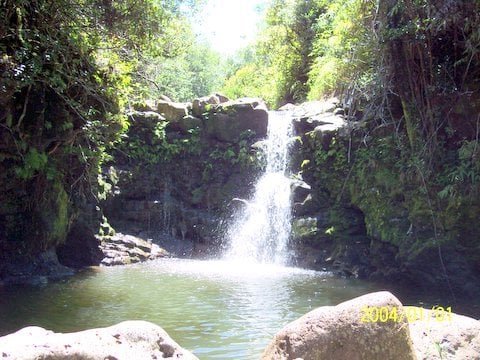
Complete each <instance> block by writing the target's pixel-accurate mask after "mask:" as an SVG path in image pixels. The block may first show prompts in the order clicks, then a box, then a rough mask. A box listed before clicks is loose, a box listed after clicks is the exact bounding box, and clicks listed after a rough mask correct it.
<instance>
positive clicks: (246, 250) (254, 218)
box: [227, 111, 292, 265]
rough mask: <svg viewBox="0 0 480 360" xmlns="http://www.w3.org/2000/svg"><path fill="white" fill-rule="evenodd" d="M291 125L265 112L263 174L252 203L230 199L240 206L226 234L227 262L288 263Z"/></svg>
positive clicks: (278, 115)
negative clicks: (227, 241)
mask: <svg viewBox="0 0 480 360" xmlns="http://www.w3.org/2000/svg"><path fill="white" fill-rule="evenodd" d="M291 123H292V122H291V118H290V116H289V113H286V112H280V111H278V112H269V121H268V133H267V139H266V140H265V146H264V151H265V155H266V169H265V173H264V174H263V175H262V176H261V177H260V178H259V180H258V181H257V183H256V185H255V193H254V195H253V198H252V199H250V200H243V199H234V200H240V201H242V202H243V203H244V206H243V209H242V211H241V212H240V214H238V216H237V220H236V221H235V222H234V224H233V226H231V228H230V229H229V232H228V238H229V249H228V251H227V258H228V259H235V260H241V261H249V262H257V263H274V264H280V265H286V264H287V263H288V239H289V237H290V229H291V206H290V179H289V178H288V177H287V175H286V171H287V167H288V145H289V140H290V137H291Z"/></svg>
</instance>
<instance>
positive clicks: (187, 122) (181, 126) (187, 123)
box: [167, 115, 202, 134]
mask: <svg viewBox="0 0 480 360" xmlns="http://www.w3.org/2000/svg"><path fill="white" fill-rule="evenodd" d="M201 126H202V120H201V119H199V118H196V117H195V116H192V115H187V116H184V117H183V118H181V119H179V120H175V121H170V122H169V123H168V125H167V131H180V132H181V133H184V134H188V133H189V132H190V131H191V130H194V129H199V128H200V127H201Z"/></svg>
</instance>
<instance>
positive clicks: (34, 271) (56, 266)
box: [0, 248, 75, 286]
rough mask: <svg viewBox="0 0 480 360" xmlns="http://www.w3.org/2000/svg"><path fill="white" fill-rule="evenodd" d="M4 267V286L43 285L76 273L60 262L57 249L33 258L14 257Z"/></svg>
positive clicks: (2, 279) (2, 280)
mask: <svg viewBox="0 0 480 360" xmlns="http://www.w3.org/2000/svg"><path fill="white" fill-rule="evenodd" d="M1 266H2V272H1V275H2V278H0V280H1V282H2V283H3V284H4V285H11V284H26V285H34V286H36V285H42V284H46V283H48V281H49V280H58V279H61V278H64V277H68V276H71V275H73V274H74V273H75V272H74V271H73V270H72V269H71V268H69V267H66V266H64V265H62V264H60V262H59V261H58V257H57V253H56V252H55V248H50V249H48V250H46V251H44V252H42V253H40V254H37V255H35V256H33V257H29V258H27V257H18V258H16V257H12V258H11V259H9V261H7V262H6V263H3V264H1Z"/></svg>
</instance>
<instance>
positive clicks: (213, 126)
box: [207, 98, 268, 142]
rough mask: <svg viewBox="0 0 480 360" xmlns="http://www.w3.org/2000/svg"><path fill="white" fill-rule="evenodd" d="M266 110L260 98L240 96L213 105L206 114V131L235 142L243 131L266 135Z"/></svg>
mask: <svg viewBox="0 0 480 360" xmlns="http://www.w3.org/2000/svg"><path fill="white" fill-rule="evenodd" d="M267 127H268V111H267V107H266V105H265V103H264V102H263V101H262V100H261V99H256V98H242V99H238V100H232V101H227V102H225V103H221V104H219V105H218V106H216V107H214V109H213V110H212V111H211V113H210V114H209V116H208V120H207V133H208V135H209V136H210V137H212V138H215V139H216V140H219V141H224V142H236V141H238V140H239V138H240V135H241V134H242V133H243V132H245V131H253V132H254V133H255V136H256V137H257V138H262V137H265V136H266V135H267Z"/></svg>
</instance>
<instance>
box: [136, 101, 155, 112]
mask: <svg viewBox="0 0 480 360" xmlns="http://www.w3.org/2000/svg"><path fill="white" fill-rule="evenodd" d="M133 109H134V110H136V111H141V112H146V111H149V112H153V111H155V110H156V109H155V101H154V100H145V101H143V102H137V103H134V104H133Z"/></svg>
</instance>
